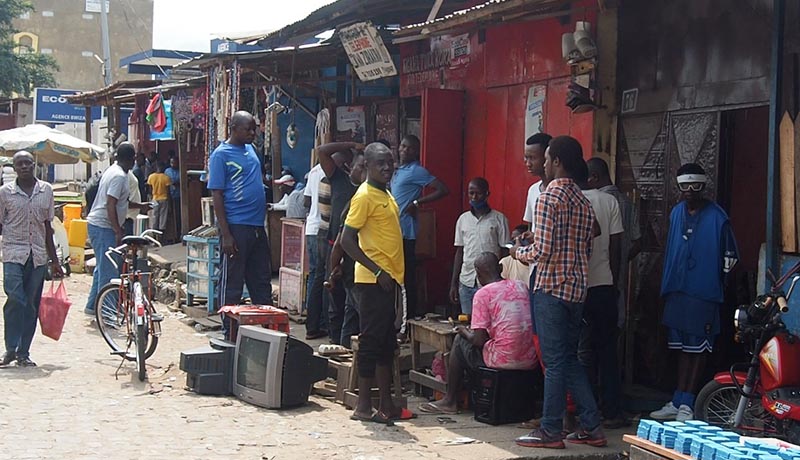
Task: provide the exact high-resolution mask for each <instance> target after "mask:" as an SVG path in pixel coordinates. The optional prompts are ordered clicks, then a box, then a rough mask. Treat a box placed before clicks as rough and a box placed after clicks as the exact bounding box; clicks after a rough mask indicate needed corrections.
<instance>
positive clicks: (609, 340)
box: [578, 286, 622, 418]
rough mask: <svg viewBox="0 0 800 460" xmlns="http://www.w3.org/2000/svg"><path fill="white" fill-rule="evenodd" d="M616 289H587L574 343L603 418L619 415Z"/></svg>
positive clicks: (619, 381)
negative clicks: (578, 338) (577, 334)
mask: <svg viewBox="0 0 800 460" xmlns="http://www.w3.org/2000/svg"><path fill="white" fill-rule="evenodd" d="M617 295H618V294H617V288H615V287H614V286H595V287H591V288H589V289H588V291H587V293H586V301H585V302H584V304H583V322H584V324H583V328H581V336H580V341H579V342H578V360H579V361H580V363H581V364H582V365H583V366H584V368H586V372H587V373H588V376H589V381H590V382H592V383H594V384H596V385H598V386H599V396H600V398H599V399H600V410H601V412H602V413H603V417H605V418H616V417H619V416H620V415H621V414H622V409H621V400H620V397H621V396H620V395H621V392H622V382H621V378H620V373H619V363H618V361H617V335H618V332H619V331H618V329H617V314H618V310H617Z"/></svg>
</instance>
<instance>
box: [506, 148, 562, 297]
mask: <svg viewBox="0 0 800 460" xmlns="http://www.w3.org/2000/svg"><path fill="white" fill-rule="evenodd" d="M552 139H553V136H551V135H549V134H545V133H536V134H534V135H533V136H530V137H529V138H528V139H527V140H526V141H525V156H524V157H523V160H524V161H525V167H526V168H527V169H528V172H529V173H530V174H531V175H533V176H536V177H538V178H539V180H538V181H537V182H535V183H534V184H532V185H531V186H530V188H528V198H527V199H526V200H525V212H524V213H523V216H522V220H523V221H525V222H526V223H527V224H528V225H530V230H529V233H526V234H525V235H527V236H528V238H525V239H527V240H529V241H530V240H531V238H530V234H532V233H533V221H534V219H533V211H534V209H535V208H536V200H538V199H539V195H541V194H542V192H543V191H544V189H546V188H547V184H548V180H547V178H546V177H545V175H544V152H545V150H547V146H549V145H550V141H551V140H552ZM523 237H524V236H523ZM512 256H513V254H512ZM535 268H536V266H535V265H534V264H530V277H531V279H530V283H529V285H530V286H533V279H532V278H533V271H534V269H535ZM532 301H533V297H531V302H532ZM531 305H533V303H531Z"/></svg>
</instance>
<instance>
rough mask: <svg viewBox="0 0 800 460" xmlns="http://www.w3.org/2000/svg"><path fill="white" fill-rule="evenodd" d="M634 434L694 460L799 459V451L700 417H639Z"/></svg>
mask: <svg viewBox="0 0 800 460" xmlns="http://www.w3.org/2000/svg"><path fill="white" fill-rule="evenodd" d="M636 436H638V437H639V438H641V439H647V440H648V441H650V442H653V443H656V444H660V445H662V446H664V447H666V448H668V449H673V450H675V451H677V452H680V453H682V454H684V455H690V456H691V457H692V458H695V459H697V460H800V450H797V449H787V448H781V447H777V446H775V445H772V444H769V443H767V442H764V441H761V440H757V439H746V440H744V442H740V441H741V440H740V436H739V435H738V434H737V433H734V432H731V431H725V430H723V429H722V428H720V427H718V426H713V425H709V424H707V423H706V422H702V421H700V420H688V421H686V422H665V423H660V422H658V421H656V420H641V421H640V422H639V427H638V429H637V431H636Z"/></svg>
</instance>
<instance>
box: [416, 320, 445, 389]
mask: <svg viewBox="0 0 800 460" xmlns="http://www.w3.org/2000/svg"><path fill="white" fill-rule="evenodd" d="M408 329H409V331H410V337H411V371H410V372H409V379H410V380H411V381H412V382H414V383H416V384H418V385H422V386H424V387H426V388H431V389H434V390H436V391H440V392H442V393H444V392H446V391H447V384H446V383H444V382H440V381H439V380H436V379H435V378H433V377H431V376H430V375H427V374H425V373H423V372H419V369H420V365H421V364H420V359H419V355H420V345H421V344H423V343H424V344H426V345H430V346H432V347H433V348H434V349H435V350H436V351H438V352H441V353H443V354H446V353H449V352H450V349H451V348H452V347H453V340H455V337H456V333H455V332H453V326H451V325H450V323H447V322H443V323H442V322H439V321H427V320H419V321H417V320H409V321H408ZM445 365H446V359H445Z"/></svg>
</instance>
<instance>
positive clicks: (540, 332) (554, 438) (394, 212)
mask: <svg viewBox="0 0 800 460" xmlns="http://www.w3.org/2000/svg"><path fill="white" fill-rule="evenodd" d="M254 135H255V121H254V119H253V117H252V116H251V115H250V114H248V113H247V112H239V113H237V114H236V115H235V116H234V117H233V121H232V133H231V137H230V138H229V139H228V140H227V141H225V142H223V143H222V144H221V145H220V146H219V147H217V149H216V150H215V151H214V152H213V153H212V154H211V157H210V161H209V188H210V189H212V192H213V195H214V199H215V210H216V212H217V217H218V221H219V225H220V229H221V233H222V249H223V256H222V258H223V261H222V266H223V272H222V276H221V281H220V283H221V287H222V289H221V295H222V296H223V299H222V300H223V301H222V303H221V304H226V303H232V302H233V303H238V302H239V301H240V300H241V293H242V286H243V284H245V283H246V284H247V287H248V290H249V291H250V294H251V297H252V299H253V302H255V303H261V302H263V301H266V299H268V298H269V294H270V291H269V287H268V286H269V282H268V278H267V276H268V275H267V274H268V273H270V270H269V267H268V266H265V264H269V256H268V254H269V247H268V241H267V239H266V238H265V236H264V235H263V221H264V210H265V209H266V208H267V205H266V204H265V203H264V202H263V194H261V193H256V189H257V188H260V187H261V181H260V179H259V178H258V177H257V176H258V171H259V168H258V164H257V163H258V162H257V158H256V156H255V153H254V151H253V150H252V147H251V146H250V145H249V144H250V143H251V142H252V138H253V136H254ZM316 153H317V156H318V159H319V163H318V164H317V165H316V166H315V167H314V168H312V169H311V171H310V172H309V173H308V175H307V177H306V178H305V180H306V182H305V185H304V187H297V185H296V184H297V181H295V180H294V178H293V177H291V176H285V177H282V178H280V179H279V180H278V181H276V183H277V184H278V185H280V186H281V187H282V188H283V192H284V194H285V195H286V197H285V199H284V200H282V202H280V203H278V204H276V205H273V206H272V208H273V209H276V207H278V209H280V208H282V206H286V208H285V209H287V210H288V209H289V208H292V207H294V208H297V203H298V202H299V201H300V200H299V196H300V195H301V193H302V196H303V197H304V200H303V209H304V211H303V212H302V214H303V215H302V216H300V217H305V219H306V243H307V248H308V250H309V251H310V267H309V268H310V273H309V277H308V286H307V290H306V292H307V297H306V299H305V306H306V308H307V319H306V329H307V335H306V337H307V338H308V339H316V338H321V337H325V336H327V337H328V338H329V340H330V342H331V343H335V344H341V345H344V346H347V347H349V346H350V338H351V337H352V336H355V335H358V337H359V348H358V352H357V353H358V369H357V371H358V376H359V382H358V383H359V388H360V389H361V390H362V391H360V392H359V399H358V404H357V406H356V408H355V410H354V412H353V414H352V416H351V418H353V419H355V420H363V421H371V422H377V423H385V424H391V423H392V421H393V420H397V419H407V418H412V417H414V416H415V414H413V413H412V412H411V411H409V410H408V409H407V408H398V407H395V405H394V403H393V401H392V398H391V394H390V382H391V366H392V363H393V359H394V354H395V351H396V349H397V347H398V342H401V341H402V340H404V339H405V334H406V329H405V324H406V321H407V320H408V319H409V318H416V317H419V316H421V313H422V309H421V308H419V305H418V303H417V299H416V288H415V280H416V261H415V257H414V256H415V242H416V236H417V233H416V232H417V221H416V217H417V212H418V210H419V209H420V208H421V207H423V206H424V205H425V204H427V203H430V202H432V201H435V200H437V199H440V198H442V197H444V196H446V195H447V194H448V193H449V191H448V189H447V187H446V186H445V185H444V184H443V183H442V182H441V181H439V180H438V179H437V178H436V177H435V176H433V175H432V174H431V173H430V172H429V171H427V170H426V169H425V168H424V166H422V165H421V164H420V162H419V153H420V141H419V139H418V138H416V137H415V136H413V135H408V136H405V137H404V138H403V140H402V142H401V144H400V145H399V146H398V153H399V155H398V158H397V159H395V158H394V156H393V154H392V151H391V146H390V145H388V143H386V142H383V141H381V142H375V143H372V144H369V145H367V146H364V145H362V144H358V143H353V142H334V143H329V144H325V145H322V146H320V147H318V148H317V149H316ZM523 154H524V161H525V165H526V168H527V170H528V172H529V173H530V174H531V175H532V176H535V177H537V178H539V179H540V180H539V181H537V182H535V183H534V184H532V185H531V186H530V188H529V190H528V191H527V200H526V205H525V210H524V213H523V215H524V221H525V223H524V224H520V225H516V226H515V227H514V228H513V229H511V228H510V225H509V222H508V219H507V218H506V216H504V215H503V214H502V213H501V212H499V211H497V210H495V209H492V207H491V205H490V200H489V198H490V195H491V191H490V184H489V183H488V181H487V180H486V179H484V178H481V177H476V178H472V179H471V180H470V181H469V185H468V187H467V197H466V198H467V199H468V201H469V209H468V210H467V211H465V212H464V213H463V214H462V215H461V216H460V217H459V219H458V221H457V223H456V226H455V229H454V240H453V241H454V246H455V248H456V255H455V258H454V261H453V272H452V278H451V280H452V281H451V285H450V296H449V297H450V300H451V301H452V302H453V303H454V304H455V305H457V306H458V307H459V309H460V312H461V313H463V314H467V315H471V321H470V326H469V327H465V326H461V327H459V328H457V330H456V331H455V332H456V334H457V337H456V340H455V342H454V346H453V350H451V353H450V355H449V358H448V360H449V361H448V364H449V366H448V368H447V369H448V375H447V379H448V383H449V385H448V391H447V393H446V394H445V395H444V397H443V398H442V399H440V400H438V401H432V402H430V403H427V404H423V405H422V406H420V408H419V410H420V411H421V412H424V413H445V414H448V413H453V412H455V411H457V410H458V409H459V408H458V405H457V391H458V389H459V388H460V386H461V384H462V382H463V381H464V379H463V373H464V372H471V371H475V370H476V369H478V368H479V367H482V366H489V367H493V368H497V369H531V368H534V367H535V366H537V365H538V366H541V368H542V369H543V371H544V376H545V378H544V401H543V413H542V417H541V419H539V420H537V421H535V423H533V424H532V425H533V430H532V431H531V432H530V433H529V434H527V435H525V436H522V437H520V438H518V439H517V443H518V444H520V445H522V446H529V447H548V448H563V447H565V444H564V440H566V441H568V442H571V443H579V444H588V445H592V446H604V445H606V443H607V440H606V438H605V435H604V432H603V429H604V428H615V427H621V426H624V425H625V424H626V423H627V420H626V419H625V417H624V414H623V410H622V405H621V382H620V380H621V379H620V369H619V365H618V362H617V342H618V332H619V330H620V327H621V326H622V324H623V323H624V321H625V315H624V312H625V306H624V296H622V295H620V293H621V292H625V291H626V286H627V272H628V270H627V266H628V262H629V261H630V260H632V259H633V258H634V257H635V256H636V255H637V254H638V252H639V251H640V247H641V245H640V239H641V233H640V230H639V218H638V215H637V211H636V208H635V206H634V205H633V203H632V202H631V201H630V199H628V198H627V197H626V196H625V195H624V194H623V193H621V192H620V190H619V189H618V188H617V187H616V186H615V185H614V184H613V182H612V181H611V175H610V173H609V168H608V165H607V164H606V162H605V161H603V160H602V159H599V158H591V159H590V160H589V161H588V162H587V161H585V160H584V152H583V150H582V148H581V145H580V143H579V142H578V141H577V140H575V139H574V138H571V137H569V136H560V137H556V138H552V137H551V136H549V135H547V134H544V133H539V134H535V135H533V136H531V137H530V138H529V139H527V140H526V142H525V146H524V152H523ZM396 164H397V166H395V165H396ZM677 185H678V188H679V189H680V191H681V193H682V201H681V203H680V204H679V205H678V206H676V208H675V210H674V211H673V213H672V216H671V225H670V237H669V241H668V246H667V251H666V253H667V257H666V260H667V262H666V266H665V271H664V273H665V274H664V283H663V292H662V293H663V295H664V297H665V299H666V304H667V306H666V309H667V311H666V313H665V320H664V324H665V325H666V326H667V327H668V328H669V337H670V341H669V347H670V348H671V349H676V350H678V351H679V352H680V354H681V357H680V358H679V363H680V366H679V379H678V381H679V387H678V390H676V392H675V397H674V399H673V401H670V402H669V403H667V405H665V407H664V408H663V409H661V410H660V411H656V412H654V413H653V414H652V415H653V416H654V417H658V418H662V419H665V418H666V419H668V418H677V419H679V420H686V419H688V418H691V416H692V413H691V412H692V411H691V406H692V404H693V398H694V396H693V395H694V393H695V392H696V391H697V386H698V385H699V382H698V377H699V375H700V372H699V370H701V369H702V366H703V365H704V362H705V356H706V355H707V354H708V352H709V351H710V350H711V349H712V346H713V342H714V339H715V337H716V334H718V331H719V328H718V323H719V319H718V317H717V316H718V314H717V310H718V307H719V304H720V303H721V302H722V297H721V295H722V294H721V292H722V283H724V277H725V274H726V273H727V272H728V271H730V269H731V268H732V267H733V265H734V264H735V262H736V258H737V254H736V245H735V240H734V238H733V235H732V232H731V230H730V224H729V223H728V220H727V216H726V215H725V213H724V212H723V211H722V210H721V209H720V208H719V207H718V206H717V205H716V204H714V203H713V202H711V201H709V200H707V199H705V198H703V190H704V188H705V185H706V177H705V175H704V172H703V170H702V168H701V167H700V166H698V165H695V164H687V165H684V166H683V167H681V169H680V170H679V175H678V177H677ZM248 187H252V190H248ZM426 189H427V190H430V192H429V193H427V194H426V193H425V190H426ZM294 214H295V215H296V214H297V211H294ZM705 216H708V217H707V218H706V217H705ZM696 242H697V243H696ZM697 270H703V277H702V280H703V282H702V283H698V282H696V281H695V278H694V277H693V275H694V274H695V273H699V272H697ZM715 315H716V316H715ZM373 382H376V383H377V387H378V389H379V404H378V407H377V408H373V406H372V400H371V398H370V397H369V395H370V391H369V389H370V388H372V387H373ZM568 400H569V401H571V402H572V404H568ZM598 400H599V405H598V402H597V401H598ZM568 412H569V413H575V414H576V415H577V417H578V424H577V426H576V427H574V429H573V427H571V426H565V424H564V420H565V418H568V417H565V415H566V414H567V413H568ZM565 429H568V430H567V431H568V432H565Z"/></svg>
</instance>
